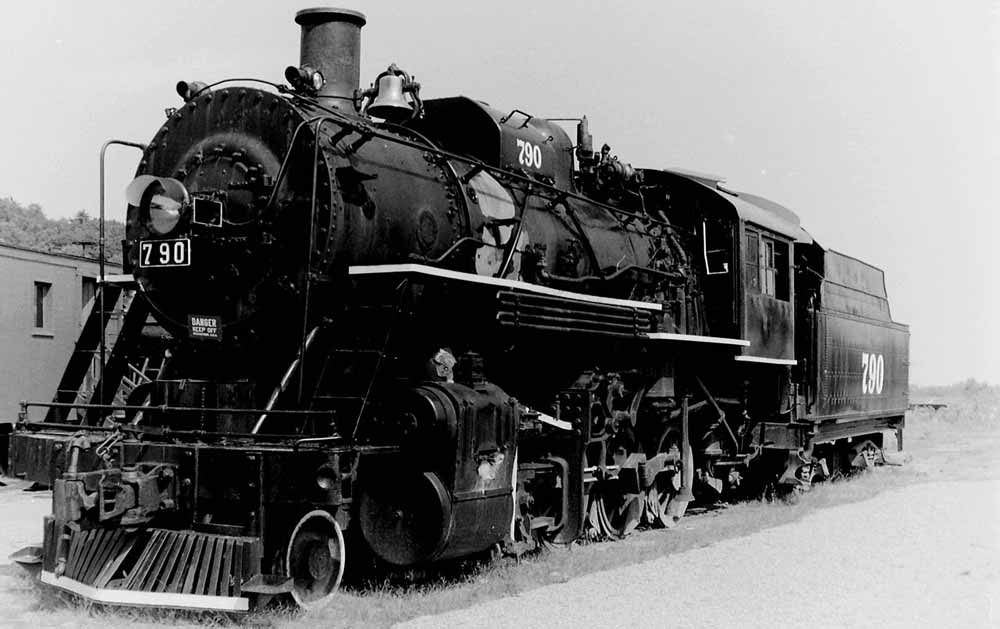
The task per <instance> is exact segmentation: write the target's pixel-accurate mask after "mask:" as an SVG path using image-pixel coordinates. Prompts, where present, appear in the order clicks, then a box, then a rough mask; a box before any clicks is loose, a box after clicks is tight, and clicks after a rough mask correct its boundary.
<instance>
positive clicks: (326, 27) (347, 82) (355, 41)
mask: <svg viewBox="0 0 1000 629" xmlns="http://www.w3.org/2000/svg"><path fill="white" fill-rule="evenodd" d="M295 22H296V23H297V24H299V25H300V26H301V27H302V46H301V53H300V55H299V65H300V66H310V67H312V68H313V69H315V70H319V71H320V72H322V73H323V78H325V79H326V84H324V85H323V89H321V90H320V91H319V96H328V97H329V96H333V97H336V98H330V99H328V100H327V102H326V104H327V105H330V106H333V107H337V108H339V109H349V110H351V111H354V105H353V104H352V103H351V99H353V98H354V90H356V89H358V85H359V81H360V78H361V27H362V26H364V25H365V22H366V20H365V16H364V14H363V13H359V12H358V11H351V10H349V9H333V8H330V7H316V8H314V9H302V10H301V11H299V12H298V13H296V14H295ZM345 99H346V100H345Z"/></svg>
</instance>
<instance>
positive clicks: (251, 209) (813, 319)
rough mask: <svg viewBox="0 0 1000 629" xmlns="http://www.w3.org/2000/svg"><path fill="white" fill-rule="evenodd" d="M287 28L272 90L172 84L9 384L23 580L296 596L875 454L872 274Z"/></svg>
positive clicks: (658, 516) (733, 209) (790, 220)
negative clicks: (58, 335)
mask: <svg viewBox="0 0 1000 629" xmlns="http://www.w3.org/2000/svg"><path fill="white" fill-rule="evenodd" d="M295 19H296V22H297V23H298V24H299V25H300V26H301V36H302V39H301V62H300V64H299V65H298V66H294V67H290V68H288V69H287V70H286V72H285V77H286V79H287V81H288V85H269V86H263V87H261V86H259V85H256V84H254V85H252V86H248V85H247V83H246V82H245V81H243V82H240V83H236V84H233V83H229V82H225V81H223V82H219V83H217V84H213V85H205V84H204V83H200V82H185V81H182V82H180V83H179V84H178V86H177V88H178V93H179V94H180V96H181V97H182V99H183V105H182V106H180V107H178V108H176V109H171V110H168V117H167V120H166V122H165V123H164V124H163V126H162V127H161V128H160V129H159V131H158V132H157V133H156V135H155V136H154V137H153V138H152V140H151V141H150V142H149V143H148V144H146V145H144V146H142V151H143V152H142V157H141V161H140V162H139V167H138V171H137V173H136V177H135V179H134V181H133V182H132V183H131V184H130V185H129V188H128V190H127V195H126V196H127V199H128V204H129V205H128V209H127V233H126V239H125V241H124V242H123V247H124V259H125V260H126V263H125V272H126V274H127V276H123V277H117V278H116V277H105V278H102V279H103V282H102V284H101V288H100V291H101V293H100V297H99V298H98V299H97V300H96V301H97V303H96V305H95V307H94V311H93V312H92V313H91V315H90V318H89V319H88V320H87V323H86V325H85V326H84V329H83V331H82V333H81V337H80V341H79V342H78V344H77V349H76V351H75V352H74V354H73V355H72V356H71V357H70V359H69V361H68V365H67V368H66V371H65V373H64V375H63V379H62V382H61V383H60V385H59V388H58V391H57V392H56V395H55V397H54V399H53V401H52V402H51V403H30V404H25V407H24V411H23V413H22V421H20V422H19V424H18V426H17V430H16V434H15V435H14V438H13V441H12V458H13V462H14V469H15V471H16V472H18V473H21V474H24V475H25V476H26V477H27V478H28V479H31V480H34V481H37V482H40V483H44V484H48V485H51V487H52V501H53V502H52V513H51V514H50V515H49V516H47V517H46V518H45V520H44V525H43V532H44V540H43V544H42V545H41V546H39V547H29V548H27V549H24V550H23V551H21V552H20V553H18V554H17V556H16V558H17V559H18V560H19V561H21V562H22V563H24V564H33V565H35V566H38V567H40V574H41V579H42V581H44V582H46V583H49V584H52V585H55V586H57V587H60V588H63V589H65V590H69V591H72V592H76V593H77V594H80V595H82V596H84V597H88V598H91V599H93V600H96V601H101V602H104V603H109V604H122V605H151V606H159V607H178V608H196V609H218V610H230V611H242V610H247V609H249V608H250V607H251V605H252V604H254V603H260V602H262V601H265V600H267V599H269V598H270V597H272V596H276V595H283V596H284V595H290V596H291V597H293V598H294V600H295V601H297V602H298V603H299V604H301V605H303V606H306V607H308V606H311V605H316V604H319V603H321V602H322V601H324V600H326V599H327V598H328V597H329V596H331V595H332V594H333V593H334V592H335V591H336V589H337V587H338V585H339V584H340V582H341V579H342V576H343V574H344V570H345V566H346V567H348V568H349V569H353V568H354V567H364V566H369V565H371V564H373V563H374V564H382V565H388V566H396V567H411V566H423V565H427V564H433V563H435V562H440V561H443V560H446V559H450V558H456V557H465V556H470V555H475V554H477V553H481V552H492V551H496V550H499V551H502V552H505V553H512V554H519V553H524V552H528V551H531V550H533V549H535V548H538V547H541V546H546V545H551V544H567V543H570V542H573V541H574V540H577V539H580V538H581V537H591V538H603V537H620V536H624V535H627V534H628V533H629V532H630V531H632V530H633V529H634V528H636V527H637V526H643V525H645V526H660V527H670V526H673V525H674V524H675V523H676V522H677V520H678V519H679V518H680V517H682V516H683V515H684V513H685V511H686V509H687V507H688V505H689V504H691V503H692V501H695V502H698V501H702V502H705V503H709V502H712V501H715V500H719V499H721V498H724V497H726V496H732V495H739V494H741V493H752V492H755V491H760V490H761V489H762V488H765V487H767V488H771V489H775V488H783V487H784V488H794V487H803V486H807V485H809V484H810V483H812V482H814V481H816V480H817V479H823V478H830V477H834V476H836V475H839V474H845V473H848V472H849V471H851V470H852V469H854V468H856V467H859V466H868V465H874V464H876V463H878V462H879V461H880V459H881V456H882V455H881V447H882V439H883V434H886V432H887V431H893V430H894V431H896V432H897V435H898V438H899V439H900V444H901V440H902V428H903V415H904V411H905V409H906V407H907V381H908V376H907V360H908V336H909V334H908V331H907V328H906V326H904V325H900V324H898V323H895V322H893V321H892V318H891V316H890V312H889V305H888V300H887V297H886V292H885V286H884V280H883V274H882V272H881V271H880V270H879V269H876V268H874V267H872V266H870V265H868V264H865V263H864V262H861V261H859V260H856V259H854V258H851V257H849V256H846V255H843V254H840V253H837V252H835V251H832V250H829V249H825V248H823V247H822V246H820V245H819V244H818V243H817V242H815V241H814V240H813V239H812V238H811V237H810V235H809V234H808V233H806V232H805V231H804V230H803V229H802V228H801V226H800V224H799V219H798V217H797V216H796V215H795V214H794V213H793V212H791V211H790V210H788V209H786V208H784V207H782V206H780V205H778V204H776V203H774V202H772V201H768V200H766V199H763V198H760V197H757V196H754V195H750V194H746V193H742V192H736V191H733V190H730V189H728V188H727V187H726V186H725V185H724V183H723V182H722V181H721V180H720V179H719V178H715V177H712V176H709V175H703V174H698V173H692V172H687V171H682V170H663V169H651V168H634V167H632V166H631V165H630V164H628V163H626V162H624V161H622V160H619V159H618V158H617V157H616V156H614V155H612V153H611V149H610V148H609V147H608V146H607V145H604V146H603V147H602V148H600V149H597V150H595V148H594V144H593V139H592V136H591V134H590V131H589V124H588V121H587V119H586V118H585V117H584V118H581V119H579V120H577V121H576V122H577V130H576V138H575V141H573V140H571V139H570V137H569V136H568V134H567V132H566V131H565V130H564V129H563V127H562V126H560V124H559V123H557V122H556V121H552V120H546V119H543V118H540V117H536V116H533V115H530V114H527V113H525V112H523V111H521V110H518V109H513V110H510V111H507V110H498V109H494V108H492V107H490V106H488V105H486V104H484V103H482V102H480V101H477V100H474V99H471V98H467V97H461V96H459V97H451V98H439V99H428V100H424V99H422V98H421V97H420V84H419V83H418V82H417V81H416V80H415V79H414V78H413V77H412V76H411V75H409V74H408V73H407V72H405V71H403V70H401V69H400V68H398V67H397V66H395V65H391V66H389V67H388V69H387V70H386V71H385V72H383V73H382V74H380V75H379V76H378V77H377V78H376V80H375V82H374V83H373V84H372V85H371V87H369V88H367V89H363V90H362V89H359V63H358V56H359V51H360V31H361V27H362V26H363V25H364V24H365V18H364V16H363V15H361V14H360V13H357V12H354V11H347V10H340V9H327V8H317V9H307V10H303V11H300V12H298V13H297V14H296V18H295ZM122 311H124V318H123V319H122V321H121V324H120V330H119V331H118V333H117V335H116V338H114V339H112V341H111V342H109V341H108V339H107V337H106V330H105V328H106V326H107V325H108V321H109V319H110V318H112V314H113V313H114V312H122ZM94 361H96V362H97V364H98V367H99V373H100V378H99V381H97V382H96V383H89V384H88V379H87V378H86V374H87V373H88V372H90V371H91V368H92V364H94ZM39 409H40V410H41V412H42V413H44V417H38V418H36V417H35V416H34V415H33V413H35V412H38V411H39ZM34 419H40V420H41V421H33V420H34Z"/></svg>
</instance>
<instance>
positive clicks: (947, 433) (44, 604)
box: [0, 411, 1000, 629]
mask: <svg viewBox="0 0 1000 629" xmlns="http://www.w3.org/2000/svg"><path fill="white" fill-rule="evenodd" d="M994 414H995V411H994ZM988 425H989V428H988V429H985V430H978V431H977V430H969V429H968V427H953V426H951V425H950V424H947V423H942V422H938V423H936V424H932V426H931V428H932V429H931V428H928V427H927V426H923V427H922V426H921V425H919V424H918V423H917V422H914V429H913V430H912V431H911V434H912V435H913V436H914V438H913V439H911V441H910V442H909V443H910V447H911V448H913V449H912V450H910V452H911V453H912V460H911V461H910V462H909V463H908V464H907V465H906V466H905V467H903V468H891V469H886V470H882V471H880V472H876V476H873V477H870V478H868V479H867V480H866V479H859V480H858V481H855V483H857V484H853V483H848V484H847V485H846V486H845V487H843V488H841V489H837V491H836V492H834V494H835V495H839V496H840V497H839V498H837V499H835V500H834V502H833V503H832V504H834V505H835V506H831V507H827V508H823V507H820V508H811V509H806V510H805V511H800V513H803V515H802V516H801V517H798V516H794V517H795V519H794V520H792V521H791V522H788V520H787V519H785V520H784V522H788V523H782V524H780V525H778V526H773V525H763V524H760V523H756V524H755V523H753V522H746V523H744V522H743V521H742V520H741V519H740V513H743V512H741V511H740V510H738V509H733V510H731V511H730V510H724V511H722V512H716V513H715V515H713V516H699V517H700V518H706V517H707V518H708V519H702V520H700V521H699V518H686V519H685V527H683V530H675V531H672V532H670V533H671V534H681V537H685V538H687V537H690V539H689V540H688V542H686V543H685V544H684V545H681V546H680V548H679V549H678V550H677V551H676V552H673V554H669V555H667V556H664V557H662V558H659V559H655V560H651V561H646V562H643V563H638V564H630V565H627V566H624V567H621V568H614V569H610V570H605V571H603V572H593V573H590V574H586V575H582V576H578V577H576V578H573V579H566V580H565V581H563V582H561V583H556V581H557V580H562V579H564V577H562V576H559V574H560V573H557V572H552V569H551V568H550V569H548V570H549V572H546V568H544V565H545V564H541V566H542V567H541V570H542V575H543V576H542V577H537V576H532V575H533V574H534V573H530V572H529V573H524V572H517V571H512V572H510V573H507V572H504V571H499V572H497V573H494V575H493V576H490V575H487V578H491V579H492V578H497V576H498V575H503V574H512V575H514V576H515V577H517V576H518V575H520V576H519V578H521V582H520V583H518V584H514V585H516V586H517V587H513V588H511V589H509V590H508V588H496V587H493V588H492V590H491V591H492V592H495V593H496V594H490V595H489V596H490V597H492V596H505V598H497V599H494V600H489V601H488V602H483V603H481V604H473V603H474V602H475V601H480V600H484V599H486V598H488V597H484V596H478V597H473V596H470V595H469V594H468V593H466V594H462V589H463V588H466V589H467V588H468V586H467V585H460V586H458V587H457V592H456V589H455V588H448V590H447V591H436V590H433V589H432V590H431V591H430V592H429V593H426V594H421V593H419V592H417V593H407V594H405V595H395V594H390V595H388V597H386V596H381V595H379V594H378V593H376V594H374V595H372V596H371V597H366V596H364V595H361V596H359V595H357V594H349V595H347V596H345V597H344V598H343V599H342V600H338V605H344V606H347V607H348V608H349V609H346V610H344V612H338V611H336V610H333V611H330V612H329V613H328V614H326V615H323V614H319V615H316V614H302V615H292V616H289V615H287V614H285V615H280V614H279V615H274V616H267V615H265V616H263V617H259V616H258V617H256V618H253V617H251V618H249V619H246V620H245V621H244V622H250V623H252V624H254V625H258V626H288V627H292V626H296V627H299V626H303V627H305V626H318V625H330V624H332V625H336V626H356V625H361V624H364V625H376V626H386V625H388V624H389V623H390V622H392V620H400V619H404V618H412V617H413V616H414V615H415V614H419V613H421V611H420V610H423V613H428V612H429V611H436V610H438V609H441V610H449V609H455V608H456V607H463V606H468V605H472V606H471V607H466V608H465V609H459V610H457V611H449V612H447V613H444V614H439V615H435V616H424V617H420V618H416V619H414V620H411V621H409V622H407V623H405V624H403V625H401V626H404V627H465V626H470V627H472V626H475V627H508V626H509V627H517V628H518V629H521V628H523V627H534V626H550V627H563V626H574V627H580V626H584V627H590V626H605V627H621V626H642V627H661V626H668V627H708V626H711V627H717V626H724V627H731V626H738V627H763V626H771V625H776V624H779V623H781V624H783V625H788V624H791V625H792V626H810V627H848V626H851V627H853V626H863V625H873V626H877V627H931V626H934V627H939V626H940V627H1000V432H998V431H997V429H996V428H994V426H996V425H997V423H996V422H995V421H992V420H991V421H990V422H989V424H988ZM940 479H949V482H940ZM4 480H5V481H7V482H8V483H9V485H8V486H6V487H0V628H7V627H25V628H32V629H35V628H38V627H71V628H75V627H100V628H101V629H118V628H125V627H128V628H129V629H132V628H134V627H140V626H142V627H163V626H169V627H172V628H176V627H181V626H197V625H196V624H194V623H198V624H201V625H203V624H204V623H208V624H213V625H220V624H221V625H223V626H225V625H230V623H229V622H228V621H227V620H225V619H224V618H218V617H216V618H211V617H210V618H200V619H197V618H177V617H172V616H169V615H166V616H157V615H149V614H137V613H133V612H129V611H127V610H119V611H111V610H107V611H102V610H100V609H95V608H92V607H91V606H89V605H87V604H86V603H72V602H70V601H68V600H67V599H65V598H63V597H60V596H57V595H56V594H54V593H53V592H54V590H51V589H47V588H38V587H37V586H36V585H34V584H33V583H32V582H31V581H30V580H29V579H27V578H25V576H24V575H23V574H22V572H21V570H20V568H18V567H16V566H13V565H11V564H10V562H9V560H8V559H7V555H8V554H9V553H11V552H13V551H15V550H17V549H19V548H21V547H22V546H24V545H27V544H29V543H36V542H38V541H40V538H41V520H42V516H43V515H44V514H46V513H47V512H48V510H49V508H50V501H51V497H50V494H49V493H48V492H38V493H27V492H24V491H22V490H23V489H24V487H26V486H27V483H25V482H24V481H17V480H13V479H4ZM850 488H857V491H855V490H854V489H850ZM831 489H833V488H831ZM843 489H850V490H849V491H843ZM862 496H864V497H867V496H874V497H873V498H871V499H868V500H864V501H855V500H857V498H860V497H862ZM809 497H810V498H812V497H815V496H809ZM804 502H805V501H804ZM814 504H815V503H814ZM774 508H775V509H776V510H777V511H775V512H772V513H774V514H776V516H778V515H781V514H782V513H783V511H781V509H782V507H779V506H774ZM788 511H789V512H790V513H794V512H795V511H796V509H795V508H790V509H788ZM759 516H760V514H759V513H758V514H757V516H756V517H758V518H759ZM782 517H793V516H782ZM725 523H728V524H726V525H725V526H722V525H723V524H725ZM713 526H714V527H715V528H714V529H713ZM766 526H772V528H766ZM688 528H690V529H692V530H690V531H689V530H687V529H688ZM713 530H716V533H714V534H713V533H712V531H713ZM730 530H733V531H736V533H735V536H734V535H733V534H727V533H725V532H726V531H730ZM720 531H721V532H722V533H720ZM741 531H746V532H745V533H743V532H741ZM663 535H666V533H664V532H662V531H652V532H648V533H647V534H643V535H640V536H637V537H636V538H635V539H630V540H629V541H627V542H622V544H624V545H629V544H632V545H642V544H647V545H649V544H653V545H655V544H657V543H658V540H659V538H660V537H662V536H663ZM725 537H728V539H724V538H725ZM720 539H721V540H723V541H717V540H720ZM616 548H618V546H616V545H615V544H597V545H590V546H584V547H581V548H579V549H577V551H578V552H579V553H581V554H586V556H594V557H596V556H597V555H599V554H605V553H611V552H614V551H615V549H616ZM621 548H622V551H623V552H624V551H627V550H628V548H627V547H626V546H622V547H621ZM551 563H552V564H555V565H558V562H557V561H552V562H551ZM526 567H527V566H526ZM535 567H536V568H537V567H539V566H538V565H537V564H536V565H535ZM567 572H569V573H572V570H570V571H567ZM545 574H549V575H550V577H551V578H545V577H544V575H545ZM552 575H555V576H552ZM539 583H540V585H539ZM509 592H522V593H520V594H517V595H514V596H507V595H506V594H507V593H509ZM425 599H426V600H425ZM440 599H445V600H444V602H443V603H442V600H440ZM359 606H360V607H359ZM359 609H360V610H361V611H363V610H365V609H371V610H372V611H371V613H370V614H367V615H366V613H360V611H359ZM230 626H232V625H230Z"/></svg>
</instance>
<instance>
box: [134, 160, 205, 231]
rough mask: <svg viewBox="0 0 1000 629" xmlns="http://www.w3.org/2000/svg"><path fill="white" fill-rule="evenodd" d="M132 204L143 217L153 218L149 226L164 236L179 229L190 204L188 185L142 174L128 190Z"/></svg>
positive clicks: (174, 180) (150, 219)
mask: <svg viewBox="0 0 1000 629" xmlns="http://www.w3.org/2000/svg"><path fill="white" fill-rule="evenodd" d="M125 196H126V198H127V199H128V202H129V205H134V206H136V207H138V208H139V211H140V214H139V215H140V216H148V217H149V227H150V229H152V230H153V231H154V232H156V233H157V234H159V235H161V236H165V235H166V234H169V233H170V232H172V231H174V229H176V228H177V223H178V222H180V220H181V211H182V210H183V209H184V206H185V205H187V203H188V198H189V197H188V191H187V189H186V188H185V187H184V184H182V183H181V182H179V181H177V180H176V179H171V178H170V177H155V176H153V175H139V176H138V177H136V178H135V179H134V180H133V181H132V183H130V184H129V186H128V189H127V190H126V191H125Z"/></svg>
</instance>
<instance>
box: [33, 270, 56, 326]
mask: <svg viewBox="0 0 1000 629" xmlns="http://www.w3.org/2000/svg"><path fill="white" fill-rule="evenodd" d="M51 322H52V284H49V283H48V282H35V328H37V329H39V330H45V329H47V328H48V327H49V324H50V323H51Z"/></svg>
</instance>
